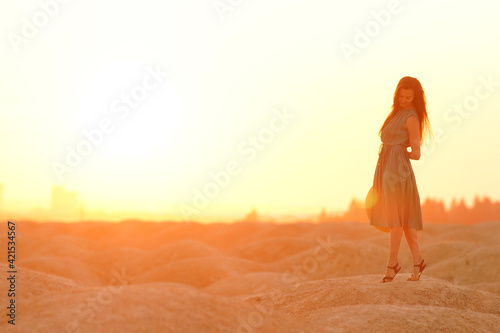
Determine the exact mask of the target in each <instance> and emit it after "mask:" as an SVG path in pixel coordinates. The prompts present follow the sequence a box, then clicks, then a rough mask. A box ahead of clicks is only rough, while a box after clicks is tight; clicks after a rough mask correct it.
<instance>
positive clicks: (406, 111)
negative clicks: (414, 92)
mask: <svg viewBox="0 0 500 333" xmlns="http://www.w3.org/2000/svg"><path fill="white" fill-rule="evenodd" d="M399 111H400V114H401V115H402V116H403V118H404V119H405V120H406V119H408V117H410V116H415V117H417V119H418V113H417V110H416V109H415V108H414V107H412V108H409V109H401V110H399Z"/></svg>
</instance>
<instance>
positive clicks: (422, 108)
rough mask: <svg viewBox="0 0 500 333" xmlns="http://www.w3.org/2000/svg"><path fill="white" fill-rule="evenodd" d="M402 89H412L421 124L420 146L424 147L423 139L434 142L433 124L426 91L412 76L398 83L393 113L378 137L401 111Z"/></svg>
mask: <svg viewBox="0 0 500 333" xmlns="http://www.w3.org/2000/svg"><path fill="white" fill-rule="evenodd" d="M401 89H411V90H413V95H414V96H413V103H412V104H413V106H414V107H415V110H416V111H417V115H418V119H419V122H420V126H419V131H420V145H421V146H422V144H423V139H426V138H428V139H429V141H432V130H431V124H430V122H429V117H428V116H427V107H426V99H425V93H424V90H423V89H422V85H421V84H420V82H419V81H418V80H417V79H416V78H414V77H411V76H405V77H403V78H402V79H401V80H399V82H398V86H397V87H396V91H395V92H394V100H393V104H392V111H391V113H389V115H388V116H387V118H386V119H385V121H384V124H383V125H382V127H381V128H380V131H379V132H378V135H379V136H380V135H381V134H382V130H383V129H384V127H385V125H387V124H388V123H389V121H391V119H392V118H394V116H395V115H396V113H397V112H398V111H399V92H400V91H401Z"/></svg>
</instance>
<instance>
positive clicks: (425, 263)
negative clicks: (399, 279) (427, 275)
mask: <svg viewBox="0 0 500 333" xmlns="http://www.w3.org/2000/svg"><path fill="white" fill-rule="evenodd" d="M413 267H418V274H417V276H416V277H415V274H413V273H412V274H411V275H410V277H409V278H408V279H407V280H406V281H418V280H420V275H421V274H422V272H423V271H424V269H425V267H427V262H426V261H425V260H424V259H422V262H421V263H420V264H418V265H413Z"/></svg>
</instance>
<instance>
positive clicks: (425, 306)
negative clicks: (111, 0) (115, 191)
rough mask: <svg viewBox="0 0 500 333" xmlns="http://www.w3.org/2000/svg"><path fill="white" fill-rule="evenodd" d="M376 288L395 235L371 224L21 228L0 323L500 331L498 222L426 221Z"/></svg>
mask: <svg viewBox="0 0 500 333" xmlns="http://www.w3.org/2000/svg"><path fill="white" fill-rule="evenodd" d="M424 228H425V229H424V231H421V232H420V233H419V235H420V241H421V247H422V252H423V255H424V257H425V258H426V259H427V261H428V267H427V268H426V270H425V271H424V273H423V275H422V278H421V280H420V281H418V282H408V281H406V278H407V277H408V276H409V275H410V272H411V270H412V267H411V266H412V261H411V256H410V253H409V250H408V246H407V244H406V242H405V240H404V239H403V242H402V246H401V252H400V256H399V259H400V260H399V261H400V264H401V265H402V266H403V269H402V270H401V272H400V273H399V274H398V276H396V278H395V280H394V282H392V283H385V284H381V283H379V282H378V281H379V280H380V278H381V277H382V276H383V273H384V267H385V264H386V260H387V253H388V234H386V233H383V232H380V231H378V230H376V229H374V228H373V227H370V226H369V225H367V224H362V223H349V222H346V223H322V224H315V223H293V224H272V223H244V222H239V223H234V224H224V223H220V224H210V225H203V224H198V223H173V222H164V223H147V222H139V221H127V222H122V223H116V224H112V223H96V222H88V223H75V224H65V223H43V224H42V223H34V222H22V221H19V222H17V224H16V229H17V230H16V232H17V233H16V239H15V241H16V262H15V265H16V269H17V274H16V280H15V291H16V297H15V301H16V320H15V323H16V325H15V326H13V325H11V324H9V323H8V322H7V321H8V320H9V317H8V316H6V314H7V313H8V309H6V307H7V306H8V305H9V301H10V298H9V297H8V296H7V294H8V290H9V288H10V282H9V280H7V277H9V275H8V273H7V270H8V267H7V243H6V242H7V224H6V223H2V225H1V230H0V232H1V234H0V240H1V253H0V258H1V261H0V272H1V273H0V275H1V276H2V279H0V295H1V308H2V309H3V310H2V311H3V312H2V318H3V319H2V321H1V322H0V331H1V332H57V333H59V332H234V333H240V332H241V333H248V332H273V333H274V332H297V333H298V332H311V333H322V332H410V331H418V332H500V278H499V276H500V223H497V222H487V223H486V222H485V223H480V224H477V225H474V226H461V225H452V224H448V225H444V224H426V225H425V226H424Z"/></svg>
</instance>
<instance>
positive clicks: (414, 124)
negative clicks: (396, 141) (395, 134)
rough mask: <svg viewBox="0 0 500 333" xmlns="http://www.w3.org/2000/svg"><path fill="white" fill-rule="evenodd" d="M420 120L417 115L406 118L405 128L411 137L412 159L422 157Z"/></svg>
mask: <svg viewBox="0 0 500 333" xmlns="http://www.w3.org/2000/svg"><path fill="white" fill-rule="evenodd" d="M419 126H420V124H419V121H418V119H417V117H415V116H410V117H408V119H406V123H405V128H406V129H407V130H408V137H409V139H410V146H411V152H410V153H409V155H408V156H409V158H410V159H412V160H418V159H420V131H419Z"/></svg>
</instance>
